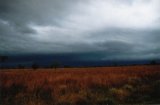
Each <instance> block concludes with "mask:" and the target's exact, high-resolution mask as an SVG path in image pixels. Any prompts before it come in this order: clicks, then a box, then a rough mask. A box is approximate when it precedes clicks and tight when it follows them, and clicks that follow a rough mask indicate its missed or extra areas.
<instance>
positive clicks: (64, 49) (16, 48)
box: [0, 0, 160, 60]
mask: <svg viewBox="0 0 160 105" xmlns="http://www.w3.org/2000/svg"><path fill="white" fill-rule="evenodd" d="M159 27H160V8H159V0H134V1H133V0H112V1H110V0H0V54H13V55H14V54H32V53H35V54H44V53H45V54H52V53H83V54H86V56H85V58H86V59H98V58H99V59H105V60H107V59H152V58H160V41H159V40H160V28H159ZM89 54H91V55H92V54H93V55H94V56H89ZM87 56H88V57H87ZM95 56H97V57H95Z"/></svg>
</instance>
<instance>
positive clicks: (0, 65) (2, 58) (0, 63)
mask: <svg viewBox="0 0 160 105" xmlns="http://www.w3.org/2000/svg"><path fill="white" fill-rule="evenodd" d="M8 59H9V57H8V56H4V55H0V69H4V68H6V67H5V66H4V64H5V63H6V61H7V60H8ZM149 64H150V65H156V64H159V63H158V62H157V61H156V60H151V61H150V62H149ZM40 66H41V65H39V64H38V63H36V62H33V63H32V64H31V66H30V68H32V69H34V70H37V69H38V68H40ZM113 66H119V65H118V63H117V62H113ZM26 67H27V66H26ZM59 67H65V68H68V67H70V66H69V65H62V64H60V62H58V61H54V62H52V63H51V65H50V66H47V67H45V68H54V69H57V68H59ZM16 68H18V69H24V68H25V65H23V64H18V65H17V67H16Z"/></svg>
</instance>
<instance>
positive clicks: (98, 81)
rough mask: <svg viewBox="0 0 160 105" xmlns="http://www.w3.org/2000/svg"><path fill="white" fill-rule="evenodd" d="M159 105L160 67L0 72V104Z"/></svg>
mask: <svg viewBox="0 0 160 105" xmlns="http://www.w3.org/2000/svg"><path fill="white" fill-rule="evenodd" d="M124 103H125V104H127V103H128V104H137V103H138V104H139V103H140V104H149V103H151V104H157V103H160V65H152V66H151V65H146V66H124V67H97V68H58V69H56V70H55V69H38V70H32V69H23V70H20V69H15V70H1V71H0V105H114V104H124Z"/></svg>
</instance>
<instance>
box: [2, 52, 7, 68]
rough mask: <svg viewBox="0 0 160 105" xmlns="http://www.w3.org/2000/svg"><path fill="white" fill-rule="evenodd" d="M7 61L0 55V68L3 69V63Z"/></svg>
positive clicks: (5, 57)
mask: <svg viewBox="0 0 160 105" xmlns="http://www.w3.org/2000/svg"><path fill="white" fill-rule="evenodd" d="M7 59H8V56H4V55H0V63H1V68H3V63H4V62H6V61H7Z"/></svg>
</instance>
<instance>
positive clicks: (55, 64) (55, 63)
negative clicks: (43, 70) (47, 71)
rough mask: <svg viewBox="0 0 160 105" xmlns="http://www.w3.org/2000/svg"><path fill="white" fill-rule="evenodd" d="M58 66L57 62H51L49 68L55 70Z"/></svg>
mask: <svg viewBox="0 0 160 105" xmlns="http://www.w3.org/2000/svg"><path fill="white" fill-rule="evenodd" d="M59 66H60V64H59V63H58V62H53V63H52V65H51V68H54V69H57V68H58V67H59Z"/></svg>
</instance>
